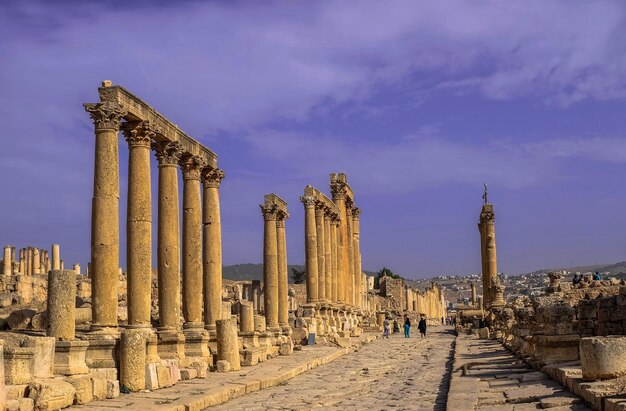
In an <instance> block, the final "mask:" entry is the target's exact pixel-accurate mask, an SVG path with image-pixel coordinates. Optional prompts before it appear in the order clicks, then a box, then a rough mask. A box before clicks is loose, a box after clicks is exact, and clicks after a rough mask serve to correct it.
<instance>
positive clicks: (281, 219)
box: [276, 210, 289, 227]
mask: <svg viewBox="0 0 626 411" xmlns="http://www.w3.org/2000/svg"><path fill="white" fill-rule="evenodd" d="M288 218H289V213H288V212H286V211H283V210H278V215H277V220H276V224H277V226H279V227H284V226H285V221H287V219H288Z"/></svg>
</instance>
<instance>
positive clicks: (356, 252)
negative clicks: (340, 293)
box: [352, 207, 363, 308]
mask: <svg viewBox="0 0 626 411" xmlns="http://www.w3.org/2000/svg"><path fill="white" fill-rule="evenodd" d="M360 215H361V209H360V208H356V207H355V208H353V209H352V235H353V236H354V242H353V247H352V253H353V260H354V280H355V281H354V298H355V305H356V306H357V307H360V308H363V294H362V293H361V288H362V287H361V236H360V231H361V229H360V221H359V217H360Z"/></svg>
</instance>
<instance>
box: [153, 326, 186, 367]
mask: <svg viewBox="0 0 626 411" xmlns="http://www.w3.org/2000/svg"><path fill="white" fill-rule="evenodd" d="M157 337H158V346H157V352H158V354H159V357H161V359H162V360H182V359H184V358H185V335H184V334H183V333H182V332H180V331H179V330H157Z"/></svg>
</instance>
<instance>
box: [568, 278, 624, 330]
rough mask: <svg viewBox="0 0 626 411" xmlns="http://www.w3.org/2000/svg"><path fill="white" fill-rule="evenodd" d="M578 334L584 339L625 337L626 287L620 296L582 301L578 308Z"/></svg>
mask: <svg viewBox="0 0 626 411" xmlns="http://www.w3.org/2000/svg"><path fill="white" fill-rule="evenodd" d="M576 316H577V320H578V327H577V328H578V333H579V334H580V335H581V336H582V337H589V336H607V335H625V331H626V287H623V286H622V287H620V288H619V294H616V295H608V296H605V295H601V296H598V297H596V298H595V299H582V300H580V301H579V302H578V305H577V307H576Z"/></svg>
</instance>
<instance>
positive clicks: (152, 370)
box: [145, 363, 159, 390]
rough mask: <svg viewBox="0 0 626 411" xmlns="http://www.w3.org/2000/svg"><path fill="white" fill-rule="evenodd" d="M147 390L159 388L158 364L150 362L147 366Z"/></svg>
mask: <svg viewBox="0 0 626 411" xmlns="http://www.w3.org/2000/svg"><path fill="white" fill-rule="evenodd" d="M145 371H146V374H145V377H146V390H156V389H157V388H159V378H158V374H157V364H155V363H148V364H146V368H145Z"/></svg>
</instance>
